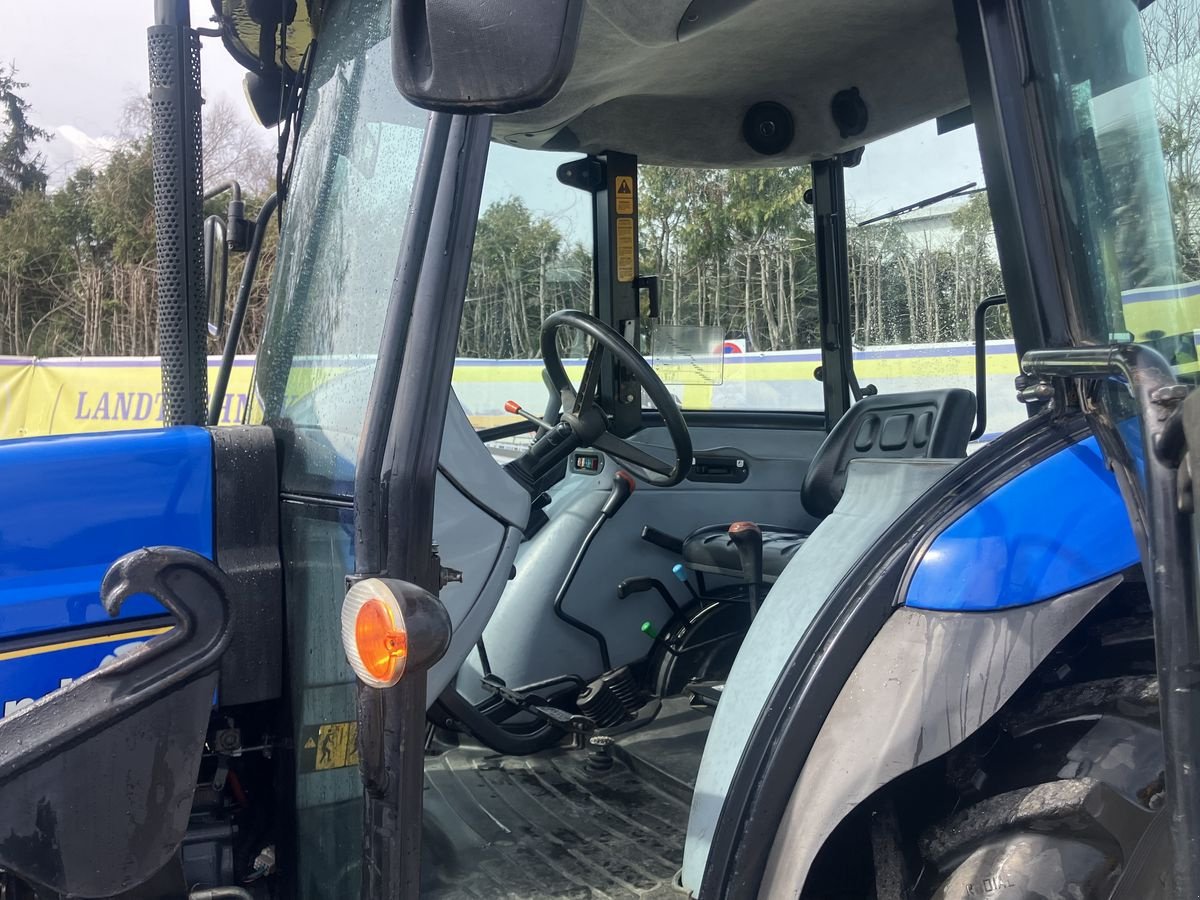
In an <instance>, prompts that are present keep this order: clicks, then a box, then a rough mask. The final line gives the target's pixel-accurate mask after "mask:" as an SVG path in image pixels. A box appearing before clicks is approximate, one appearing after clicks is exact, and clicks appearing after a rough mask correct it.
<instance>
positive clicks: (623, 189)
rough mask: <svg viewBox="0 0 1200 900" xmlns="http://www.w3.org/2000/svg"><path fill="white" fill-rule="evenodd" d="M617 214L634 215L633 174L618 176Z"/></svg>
mask: <svg viewBox="0 0 1200 900" xmlns="http://www.w3.org/2000/svg"><path fill="white" fill-rule="evenodd" d="M617 215H618V216H632V215H633V176H632V175H618V176H617Z"/></svg>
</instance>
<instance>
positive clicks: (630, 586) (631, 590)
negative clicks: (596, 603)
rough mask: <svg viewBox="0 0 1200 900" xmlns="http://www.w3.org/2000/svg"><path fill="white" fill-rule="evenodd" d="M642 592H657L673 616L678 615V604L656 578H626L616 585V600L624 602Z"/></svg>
mask: <svg viewBox="0 0 1200 900" xmlns="http://www.w3.org/2000/svg"><path fill="white" fill-rule="evenodd" d="M643 591H658V595H659V596H660V597H662V599H663V603H665V604H667V607H668V608H669V609H670V610H671V613H672V614H673V615H679V604H678V603H676V602H675V598H674V597H672V596H671V592H670V591H668V590H667V586H666V585H665V584H663V583H662V582H661V581H659V580H658V579H657V578H650V577H648V576H647V577H642V578H626V579H625V580H624V581H622V582H621V583H620V584H618V585H617V599H619V600H624V599H625V598H626V597H628V596H629V595H630V594H640V593H642V592H643Z"/></svg>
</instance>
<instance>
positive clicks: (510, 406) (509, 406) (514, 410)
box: [504, 400, 521, 416]
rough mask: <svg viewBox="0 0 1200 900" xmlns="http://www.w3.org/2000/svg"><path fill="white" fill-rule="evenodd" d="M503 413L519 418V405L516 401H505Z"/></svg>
mask: <svg viewBox="0 0 1200 900" xmlns="http://www.w3.org/2000/svg"><path fill="white" fill-rule="evenodd" d="M504 411H505V412H506V413H510V414H512V415H514V416H519V415H520V414H521V404H520V403H518V402H517V401H516V400H505V401H504Z"/></svg>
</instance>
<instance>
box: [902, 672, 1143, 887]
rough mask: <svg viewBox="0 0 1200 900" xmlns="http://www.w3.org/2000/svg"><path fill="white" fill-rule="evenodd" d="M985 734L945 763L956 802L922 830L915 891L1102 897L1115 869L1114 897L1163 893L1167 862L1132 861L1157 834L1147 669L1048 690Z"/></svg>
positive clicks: (1112, 884) (1138, 859)
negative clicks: (987, 742)
mask: <svg viewBox="0 0 1200 900" xmlns="http://www.w3.org/2000/svg"><path fill="white" fill-rule="evenodd" d="M991 740H992V743H991V746H989V747H986V748H984V749H982V750H981V749H980V746H979V742H977V741H973V742H968V744H967V745H964V746H963V747H962V748H960V750H959V751H955V753H954V754H952V756H951V758H950V760H949V761H948V762H949V768H948V771H949V772H950V777H951V780H952V781H954V782H956V787H958V788H959V790H960V794H959V796H960V797H961V798H962V803H963V805H962V806H961V807H960V808H959V809H958V810H957V811H956V812H954V813H952V814H950V815H949V816H948V817H946V818H944V819H943V820H942V821H941V822H938V823H937V824H935V825H934V826H932V827H931V828H929V829H927V830H926V831H925V832H924V833H923V834H922V835H921V837H920V839H919V842H918V843H919V849H920V854H921V857H922V859H923V863H924V866H925V870H924V872H923V873H922V877H921V878H920V879H919V881H923V882H924V885H921V884H919V883H918V887H917V890H916V891H915V892H914V895H915V896H917V897H928V898H929V900H1060V898H1061V900H1109V898H1113V897H1114V891H1115V890H1116V889H1117V886H1118V883H1119V882H1122V878H1123V876H1124V883H1122V884H1121V886H1120V887H1121V893H1120V894H1119V895H1118V896H1120V897H1122V898H1124V897H1129V898H1135V897H1136V898H1138V900H1151V898H1157V897H1164V898H1165V897H1166V892H1165V887H1164V880H1165V866H1162V865H1161V864H1159V865H1145V864H1144V860H1142V859H1140V857H1144V856H1145V855H1146V854H1147V853H1153V852H1157V851H1159V850H1161V847H1158V846H1157V845H1160V844H1163V843H1164V838H1165V827H1162V826H1165V817H1163V816H1159V815H1158V813H1159V810H1161V808H1162V806H1163V802H1164V799H1165V796H1164V793H1163V756H1162V737H1161V733H1160V730H1159V716H1158V684H1157V681H1156V680H1155V679H1154V678H1152V677H1141V676H1131V677H1120V678H1111V679H1106V680H1101V681H1091V682H1085V683H1082V684H1076V685H1071V686H1068V687H1062V688H1056V689H1052V690H1049V691H1046V692H1044V693H1042V694H1040V695H1038V696H1036V697H1034V698H1033V699H1032V701H1031V702H1030V703H1028V704H1025V705H1023V706H1020V707H1017V708H1015V709H1013V710H1011V711H1010V712H1008V713H1005V714H1002V718H1001V721H1000V730H999V732H998V734H997V733H993V734H992V737H991ZM1152 823H1154V825H1155V827H1154V831H1153V832H1152V833H1151V835H1150V839H1148V840H1147V841H1144V842H1143V841H1142V840H1141V839H1142V837H1143V835H1146V834H1147V829H1149V828H1150V827H1151V825H1152ZM1139 843H1140V846H1139ZM1148 845H1155V846H1151V847H1150V848H1149V849H1148ZM1156 858H1157V859H1159V862H1160V863H1161V854H1160V855H1159V856H1158V857H1156ZM1135 870H1136V871H1137V872H1139V873H1140V875H1141V878H1139V879H1138V880H1137V883H1136V884H1134V885H1131V884H1130V882H1131V881H1133V880H1134V879H1133V875H1134V874H1135ZM930 889H932V890H931V891H930ZM927 891H928V892H927Z"/></svg>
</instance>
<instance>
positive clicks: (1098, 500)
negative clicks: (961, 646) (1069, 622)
mask: <svg viewBox="0 0 1200 900" xmlns="http://www.w3.org/2000/svg"><path fill="white" fill-rule="evenodd" d="M1139 558H1140V554H1139V552H1138V546H1137V541H1136V539H1135V537H1134V534H1133V529H1132V527H1131V526H1130V524H1129V514H1128V512H1127V511H1126V509H1125V503H1124V501H1123V500H1122V498H1121V493H1120V490H1119V489H1118V487H1117V481H1116V479H1115V478H1114V477H1113V474H1112V473H1111V472H1110V471H1109V470H1108V468H1107V467H1106V466H1105V464H1104V459H1103V457H1102V455H1101V453H1100V448H1099V446H1098V445H1097V443H1096V439H1095V438H1088V439H1086V440H1083V441H1080V442H1079V443H1077V444H1073V445H1071V446H1070V447H1067V448H1065V449H1063V450H1061V451H1059V452H1058V453H1056V454H1054V455H1053V456H1051V457H1049V458H1048V459H1044V460H1042V461H1041V462H1040V463H1038V464H1037V465H1035V466H1033V467H1032V468H1030V469H1027V470H1025V471H1024V472H1022V473H1021V474H1020V475H1018V476H1016V477H1015V478H1013V479H1012V480H1011V481H1009V482H1007V483H1005V484H1003V485H1002V486H1001V487H999V488H998V489H997V490H996V491H994V492H993V493H991V494H989V495H988V496H987V497H985V498H984V499H983V500H981V501H980V502H979V503H978V504H977V505H975V506H973V507H972V508H970V509H968V510H967V511H966V512H964V513H963V514H962V515H961V516H960V517H959V518H958V519H956V520H955V521H954V522H952V523H951V524H950V525H949V526H948V527H947V528H946V529H945V530H944V531H943V532H942V533H941V534H939V535H938V536H937V537H936V538H935V539H934V541H933V543H932V544H930V546H929V548H928V549H927V550H926V551H925V553H924V555H923V556H922V557H921V559H920V561H919V562H918V564H917V567H916V570H915V571H914V573H913V576H912V579H911V581H910V582H909V585H908V591H907V593H906V596H905V599H904V602H905V603H906V604H908V605H909V606H915V607H919V608H921V609H937V610H947V611H959V612H967V611H972V610H995V609H1007V608H1010V607H1014V606H1025V605H1028V604H1030V603H1037V602H1039V601H1041V600H1047V599H1049V598H1051V597H1055V596H1057V595H1059V594H1062V593H1065V592H1066V591H1071V590H1075V589H1076V588H1080V587H1083V586H1084V585H1087V584H1092V583H1093V582H1096V581H1099V580H1100V579H1102V578H1107V577H1108V576H1110V575H1114V574H1116V573H1117V572H1120V571H1121V570H1123V569H1126V568H1128V567H1129V566H1131V565H1133V564H1135V563H1136V562H1137V561H1138V560H1139Z"/></svg>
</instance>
